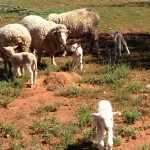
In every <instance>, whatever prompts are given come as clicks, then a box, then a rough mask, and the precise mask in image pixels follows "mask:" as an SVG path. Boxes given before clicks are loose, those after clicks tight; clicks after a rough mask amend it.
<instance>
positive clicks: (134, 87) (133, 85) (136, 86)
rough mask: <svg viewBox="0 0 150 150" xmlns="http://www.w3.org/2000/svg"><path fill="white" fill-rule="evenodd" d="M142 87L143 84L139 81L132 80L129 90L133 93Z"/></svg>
mask: <svg viewBox="0 0 150 150" xmlns="http://www.w3.org/2000/svg"><path fill="white" fill-rule="evenodd" d="M141 89H142V85H141V83H139V82H132V83H131V84H130V85H129V87H128V90H129V91H132V93H136V92H139V91H140V90H141Z"/></svg>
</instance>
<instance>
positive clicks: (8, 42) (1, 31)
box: [0, 23, 31, 71]
mask: <svg viewBox="0 0 150 150" xmlns="http://www.w3.org/2000/svg"><path fill="white" fill-rule="evenodd" d="M30 44H31V36H30V33H29V31H28V30H27V28H26V27H24V26H23V25H21V24H18V23H14V24H8V25H5V26H3V27H1V28H0V56H1V57H2V58H3V59H4V70H5V71H7V63H8V64H9V71H11V65H10V63H9V61H8V59H7V57H6V54H5V51H4V50H3V47H7V46H15V45H17V46H18V48H17V50H18V52H27V51H29V47H30Z"/></svg>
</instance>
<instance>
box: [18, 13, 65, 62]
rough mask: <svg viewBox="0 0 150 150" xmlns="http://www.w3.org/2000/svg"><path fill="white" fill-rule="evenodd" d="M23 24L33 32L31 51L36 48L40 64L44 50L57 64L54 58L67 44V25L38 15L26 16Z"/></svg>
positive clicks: (22, 21)
mask: <svg viewBox="0 0 150 150" xmlns="http://www.w3.org/2000/svg"><path fill="white" fill-rule="evenodd" d="M21 24H22V25H24V26H25V27H27V29H28V30H29V32H30V34H31V37H32V43H31V47H30V49H31V51H33V50H34V49H36V51H37V55H38V64H40V62H41V57H42V54H43V51H45V52H47V53H48V54H49V55H50V57H51V59H52V64H53V65H56V62H55V59H54V55H55V53H56V52H57V51H59V50H62V49H63V48H64V46H66V40H67V38H68V30H67V28H66V26H65V25H63V24H56V23H54V22H52V21H47V20H45V19H44V18H42V17H40V16H36V15H29V16H26V17H24V18H23V19H22V20H21Z"/></svg>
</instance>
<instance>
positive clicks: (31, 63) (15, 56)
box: [4, 46, 37, 86]
mask: <svg viewBox="0 0 150 150" xmlns="http://www.w3.org/2000/svg"><path fill="white" fill-rule="evenodd" d="M16 48H17V46H13V47H11V46H8V47H4V50H5V52H6V55H7V56H8V57H9V61H10V62H11V64H12V67H13V76H14V79H16V76H17V74H18V75H19V76H20V75H21V73H22V74H23V67H24V66H26V67H27V69H28V71H29V73H30V78H31V86H32V85H34V84H35V83H36V78H37V60H36V57H35V55H34V54H32V53H29V52H21V53H15V49H16ZM20 68H21V73H20Z"/></svg>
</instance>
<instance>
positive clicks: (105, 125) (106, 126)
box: [91, 100, 121, 150]
mask: <svg viewBox="0 0 150 150" xmlns="http://www.w3.org/2000/svg"><path fill="white" fill-rule="evenodd" d="M119 115H121V112H112V106H111V103H110V102H109V101H107V100H101V101H100V102H99V103H98V108H97V112H96V113H93V114H91V116H92V119H93V122H94V129H95V130H96V135H97V138H98V145H99V150H104V141H103V137H104V135H106V133H107V136H108V140H107V147H106V149H108V150H112V147H113V116H119Z"/></svg>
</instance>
